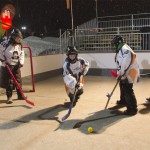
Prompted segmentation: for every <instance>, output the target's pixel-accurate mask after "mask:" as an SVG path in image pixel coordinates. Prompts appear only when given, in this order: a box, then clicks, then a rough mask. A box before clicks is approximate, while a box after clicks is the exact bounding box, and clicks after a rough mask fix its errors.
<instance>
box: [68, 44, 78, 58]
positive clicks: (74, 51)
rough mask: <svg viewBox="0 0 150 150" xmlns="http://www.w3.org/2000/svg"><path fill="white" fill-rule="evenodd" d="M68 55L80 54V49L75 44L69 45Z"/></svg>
mask: <svg viewBox="0 0 150 150" xmlns="http://www.w3.org/2000/svg"><path fill="white" fill-rule="evenodd" d="M66 55H67V56H69V55H78V51H77V49H76V47H75V46H68V47H67V50H66Z"/></svg>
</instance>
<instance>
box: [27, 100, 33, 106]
mask: <svg viewBox="0 0 150 150" xmlns="http://www.w3.org/2000/svg"><path fill="white" fill-rule="evenodd" d="M25 101H26V102H27V103H28V104H30V105H32V106H35V104H34V103H33V102H31V101H30V100H28V99H26V100H25Z"/></svg>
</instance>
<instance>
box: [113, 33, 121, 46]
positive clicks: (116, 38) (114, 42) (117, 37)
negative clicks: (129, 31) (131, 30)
mask: <svg viewBox="0 0 150 150" xmlns="http://www.w3.org/2000/svg"><path fill="white" fill-rule="evenodd" d="M120 43H123V38H122V37H121V36H119V35H117V36H115V37H114V39H113V40H112V41H111V45H112V47H114V46H115V47H116V48H117V47H118V45H119V44H120Z"/></svg>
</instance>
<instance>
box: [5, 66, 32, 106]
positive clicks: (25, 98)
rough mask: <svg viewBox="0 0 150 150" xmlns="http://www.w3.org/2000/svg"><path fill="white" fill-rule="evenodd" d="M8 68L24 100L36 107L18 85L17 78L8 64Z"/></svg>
mask: <svg viewBox="0 0 150 150" xmlns="http://www.w3.org/2000/svg"><path fill="white" fill-rule="evenodd" d="M6 67H7V69H8V71H9V73H10V75H11V77H12V79H13V81H14V82H15V84H16V86H17V88H18V89H19V91H20V93H21V95H22V97H23V98H24V100H25V101H26V102H27V103H28V104H30V105H32V106H34V103H33V102H32V101H30V100H28V99H27V97H26V96H25V95H24V93H23V91H22V89H21V87H20V85H19V84H18V82H17V80H16V79H15V77H14V75H13V73H12V71H11V69H10V68H9V66H8V65H7V64H6Z"/></svg>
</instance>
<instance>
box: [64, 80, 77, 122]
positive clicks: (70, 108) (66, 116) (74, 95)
mask: <svg viewBox="0 0 150 150" xmlns="http://www.w3.org/2000/svg"><path fill="white" fill-rule="evenodd" d="M79 80H80V77H79V79H78V82H77V84H76V85H78V83H79ZM77 90H78V86H76V87H75V91H74V94H73V100H72V102H71V103H70V105H69V109H68V113H67V114H66V115H65V116H63V117H62V119H61V120H62V121H65V120H66V119H67V118H68V117H69V116H70V114H71V111H72V107H73V103H74V101H75V97H76V93H77Z"/></svg>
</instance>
